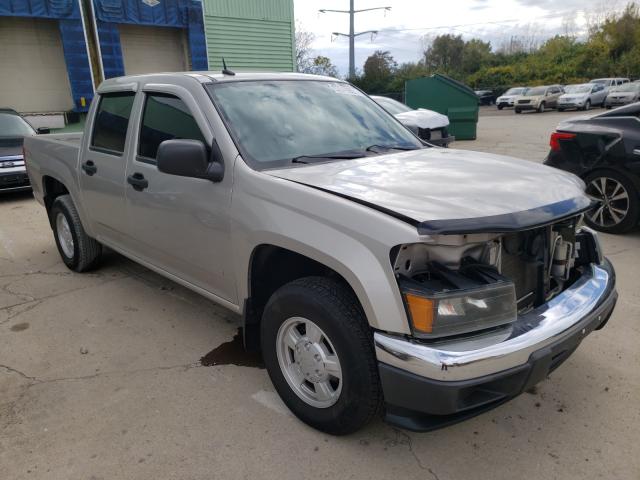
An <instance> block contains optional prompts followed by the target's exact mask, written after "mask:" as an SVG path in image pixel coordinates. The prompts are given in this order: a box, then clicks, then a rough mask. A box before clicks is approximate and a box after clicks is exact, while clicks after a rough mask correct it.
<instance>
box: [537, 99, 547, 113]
mask: <svg viewBox="0 0 640 480" xmlns="http://www.w3.org/2000/svg"><path fill="white" fill-rule="evenodd" d="M546 106H547V105H546V104H545V103H544V102H540V105H538V113H544V110H545V107H546Z"/></svg>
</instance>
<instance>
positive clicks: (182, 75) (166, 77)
mask: <svg viewBox="0 0 640 480" xmlns="http://www.w3.org/2000/svg"><path fill="white" fill-rule="evenodd" d="M172 78H173V79H175V80H184V79H188V78H193V79H196V80H197V81H199V82H200V83H212V82H243V81H268V80H319V81H326V82H343V81H344V80H340V79H338V78H333V77H325V76H322V75H310V74H306V73H289V72H236V73H235V75H225V74H223V73H221V72H219V71H204V72H166V73H146V74H141V75H126V76H123V77H116V78H109V79H107V80H105V81H104V82H102V83H101V84H100V86H99V87H98V93H105V92H109V91H113V90H116V89H128V88H127V87H129V86H133V85H136V84H138V83H150V82H154V81H157V82H167V81H170V80H171V79H172Z"/></svg>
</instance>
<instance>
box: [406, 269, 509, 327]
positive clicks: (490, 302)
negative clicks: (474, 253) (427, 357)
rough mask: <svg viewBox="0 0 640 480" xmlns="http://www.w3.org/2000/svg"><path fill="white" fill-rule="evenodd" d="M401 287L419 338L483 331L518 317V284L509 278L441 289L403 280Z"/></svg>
mask: <svg viewBox="0 0 640 480" xmlns="http://www.w3.org/2000/svg"><path fill="white" fill-rule="evenodd" d="M411 283H414V282H411ZM400 286H401V289H402V293H403V297H404V300H405V304H406V306H407V310H408V313H409V318H410V320H411V324H412V329H413V333H414V335H415V336H416V337H423V338H432V337H433V338H435V337H442V336H448V335H457V334H461V333H468V332H472V331H477V330H484V329H486V328H491V327H497V326H501V325H506V324H509V323H511V322H513V321H515V320H516V318H517V307H516V293H515V286H514V284H513V283H512V282H509V281H498V282H496V283H493V284H488V285H480V286H476V287H468V288H462V289H457V290H450V291H446V290H445V291H440V292H436V291H429V290H428V289H424V288H417V286H416V285H410V284H409V282H400Z"/></svg>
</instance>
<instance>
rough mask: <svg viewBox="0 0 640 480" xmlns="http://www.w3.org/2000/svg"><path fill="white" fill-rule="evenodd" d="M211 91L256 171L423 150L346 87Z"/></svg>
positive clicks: (244, 86) (324, 84) (314, 83)
mask: <svg viewBox="0 0 640 480" xmlns="http://www.w3.org/2000/svg"><path fill="white" fill-rule="evenodd" d="M206 88H207V90H208V91H209V93H210V95H211V97H212V98H213V100H214V102H215V104H216V106H217V107H218V109H219V110H220V113H221V114H222V116H223V117H224V120H225V123H226V124H227V128H229V130H230V132H231V135H232V136H233V137H234V139H235V141H236V143H237V145H238V148H239V149H240V152H241V153H242V156H243V158H245V160H247V161H248V162H249V164H250V165H251V166H252V167H254V168H271V167H277V166H281V165H286V164H289V163H291V161H292V159H295V158H299V157H307V156H324V155H327V157H330V156H331V155H332V154H334V156H335V154H336V153H339V152H345V151H349V152H359V151H361V152H363V155H361V156H364V154H368V155H370V154H373V153H372V152H370V151H369V152H367V148H368V147H370V146H371V145H380V146H390V147H399V148H403V149H414V148H416V149H417V148H421V147H422V144H421V142H420V141H419V140H418V139H417V138H416V137H415V136H414V135H413V134H412V133H411V132H409V131H408V130H407V129H406V128H405V127H403V126H402V125H401V124H400V123H399V122H398V121H397V120H395V119H394V118H393V117H392V116H391V115H389V114H388V113H387V112H385V111H384V110H383V109H382V108H380V106H378V104H376V103H375V102H374V101H373V100H371V99H370V98H369V97H367V96H366V95H364V94H363V93H361V92H360V91H359V90H357V89H356V88H354V87H352V86H351V85H349V84H347V83H343V82H328V81H320V80H304V81H295V80H274V81H238V82H228V83H218V84H215V83H214V84H210V85H207V86H206ZM327 160H329V159H327ZM336 160H337V159H336Z"/></svg>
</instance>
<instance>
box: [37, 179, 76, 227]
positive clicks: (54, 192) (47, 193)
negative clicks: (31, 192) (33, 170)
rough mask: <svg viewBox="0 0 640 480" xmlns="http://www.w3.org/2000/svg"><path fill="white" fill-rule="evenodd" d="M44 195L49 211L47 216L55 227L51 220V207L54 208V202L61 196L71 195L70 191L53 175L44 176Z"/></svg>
mask: <svg viewBox="0 0 640 480" xmlns="http://www.w3.org/2000/svg"><path fill="white" fill-rule="evenodd" d="M42 193H43V196H42V198H43V201H44V206H45V209H46V211H47V216H48V217H49V224H50V225H51V227H53V219H52V218H51V207H52V206H53V202H54V201H55V199H56V198H58V197H59V196H60V195H70V193H69V189H68V188H67V187H66V185H65V184H64V183H63V182H61V181H60V180H58V179H57V178H55V177H52V176H51V175H44V176H43V177H42Z"/></svg>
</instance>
